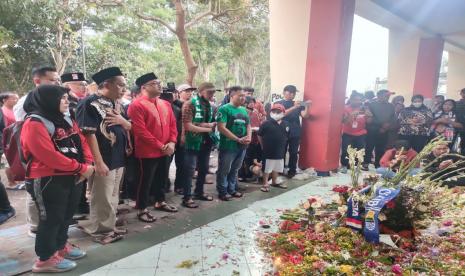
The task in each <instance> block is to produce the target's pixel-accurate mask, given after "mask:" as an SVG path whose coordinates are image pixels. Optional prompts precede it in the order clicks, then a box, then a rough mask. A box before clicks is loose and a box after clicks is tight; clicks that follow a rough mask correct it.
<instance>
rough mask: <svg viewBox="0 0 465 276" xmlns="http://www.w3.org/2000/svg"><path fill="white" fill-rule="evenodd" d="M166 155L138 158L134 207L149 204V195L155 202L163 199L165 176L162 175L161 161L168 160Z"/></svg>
mask: <svg viewBox="0 0 465 276" xmlns="http://www.w3.org/2000/svg"><path fill="white" fill-rule="evenodd" d="M167 158H168V157H167V156H163V157H159V158H142V159H140V171H141V176H140V181H139V185H138V187H137V198H136V208H137V209H140V210H143V209H145V208H147V207H148V206H149V203H150V196H151V195H153V196H154V198H155V201H156V202H163V201H165V190H164V189H165V183H166V177H167V175H165V176H164V177H163V175H161V174H163V171H164V170H163V169H164V168H162V167H163V162H168V159H167Z"/></svg>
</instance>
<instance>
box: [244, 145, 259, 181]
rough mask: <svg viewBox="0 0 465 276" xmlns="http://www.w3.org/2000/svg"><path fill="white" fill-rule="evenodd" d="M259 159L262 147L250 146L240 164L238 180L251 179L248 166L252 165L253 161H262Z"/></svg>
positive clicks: (251, 175) (251, 174)
mask: <svg viewBox="0 0 465 276" xmlns="http://www.w3.org/2000/svg"><path fill="white" fill-rule="evenodd" d="M261 157H262V147H261V146H260V144H250V145H249V146H248V147H247V150H246V152H245V157H244V161H243V162H242V167H241V168H240V170H239V178H250V177H253V173H252V172H251V171H250V166H252V165H253V164H254V163H253V161H254V159H257V161H258V162H260V161H261V159H262V158H261Z"/></svg>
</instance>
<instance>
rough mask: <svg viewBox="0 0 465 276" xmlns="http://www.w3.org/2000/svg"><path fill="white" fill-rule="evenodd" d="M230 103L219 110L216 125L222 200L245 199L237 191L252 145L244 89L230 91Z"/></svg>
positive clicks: (219, 187)
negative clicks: (246, 152) (246, 156)
mask: <svg viewBox="0 0 465 276" xmlns="http://www.w3.org/2000/svg"><path fill="white" fill-rule="evenodd" d="M229 96H230V102H229V103H228V104H226V105H223V106H222V107H220V108H219V109H218V114H217V118H216V121H217V123H218V131H219V132H220V145H219V156H218V171H217V172H216V189H217V190H218V195H219V198H220V199H221V200H224V201H229V200H231V199H232V197H242V194H241V193H239V192H238V191H237V172H238V171H239V168H240V167H241V165H242V161H243V160H244V155H245V150H246V148H247V145H248V144H250V141H251V139H252V138H251V128H250V120H249V116H248V115H247V110H246V109H245V108H244V107H243V106H242V105H243V104H244V102H245V94H244V90H243V89H242V87H240V86H233V87H230V88H229Z"/></svg>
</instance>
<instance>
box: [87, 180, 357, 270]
mask: <svg viewBox="0 0 465 276" xmlns="http://www.w3.org/2000/svg"><path fill="white" fill-rule="evenodd" d="M348 181H349V179H348V177H347V176H336V177H330V178H323V179H320V180H317V181H315V182H311V183H309V184H306V185H304V186H301V187H299V188H297V189H294V190H291V191H289V192H286V193H283V194H281V195H279V196H276V197H274V198H270V199H266V200H261V201H258V202H255V203H253V204H251V205H249V206H248V208H246V209H243V210H241V211H238V212H236V213H233V214H231V215H228V216H226V217H224V218H221V219H219V220H216V221H213V222H211V223H209V224H206V225H204V226H202V227H199V228H196V229H194V230H192V231H190V232H187V233H185V234H182V235H180V236H177V237H175V238H172V239H170V240H167V241H165V242H163V243H161V244H157V245H155V246H153V247H150V248H148V249H146V250H144V251H141V252H138V253H136V254H134V255H131V256H129V257H126V258H123V259H121V260H118V261H116V262H113V263H110V264H108V265H106V266H103V267H101V268H99V269H97V270H94V271H92V272H89V273H87V274H85V275H87V276H104V275H111V276H115V275H129V274H131V275H134V276H135V275H138V276H139V275H157V276H159V275H160V276H164V275H166V276H171V275H183V276H184V275H186V276H187V275H209V276H210V275H212V276H216V275H218V276H229V275H234V276H237V275H241V276H242V275H247V276H249V275H251V276H258V275H266V273H267V272H271V271H272V266H271V264H270V262H269V260H268V259H267V258H266V257H265V256H264V255H263V253H262V252H261V250H260V249H259V248H258V246H257V244H256V241H255V237H256V236H257V234H258V233H259V232H265V231H275V230H276V227H277V226H276V223H275V222H276V221H277V220H278V218H279V213H278V212H277V210H279V209H288V208H294V207H295V206H296V205H297V204H298V203H299V202H301V201H303V200H305V199H306V198H308V197H309V196H310V195H321V196H323V197H324V198H329V196H327V195H329V194H330V190H331V187H332V186H333V185H335V184H347V183H348ZM263 222H267V223H268V222H270V225H271V228H269V229H265V228H263V227H262V226H261V223H262V224H263ZM184 261H191V262H192V266H191V267H189V268H180V267H178V266H179V265H180V264H181V263H182V262H184Z"/></svg>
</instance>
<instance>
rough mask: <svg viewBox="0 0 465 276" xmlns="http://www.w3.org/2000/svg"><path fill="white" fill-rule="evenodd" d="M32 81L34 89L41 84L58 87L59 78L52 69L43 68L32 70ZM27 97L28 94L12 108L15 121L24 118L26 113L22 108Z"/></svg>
mask: <svg viewBox="0 0 465 276" xmlns="http://www.w3.org/2000/svg"><path fill="white" fill-rule="evenodd" d="M32 81H33V82H34V85H35V86H36V87H37V86H39V85H41V84H55V85H60V76H59V75H58V72H57V70H56V69H55V68H54V67H50V66H43V67H38V68H34V69H33V70H32ZM28 95H29V93H28V94H26V95H24V96H22V97H21V98H20V99H19V100H18V102H17V103H16V105H15V106H14V107H13V112H14V113H15V118H16V121H24V117H26V111H24V107H23V106H24V102H25V101H26V98H27V96H28Z"/></svg>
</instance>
